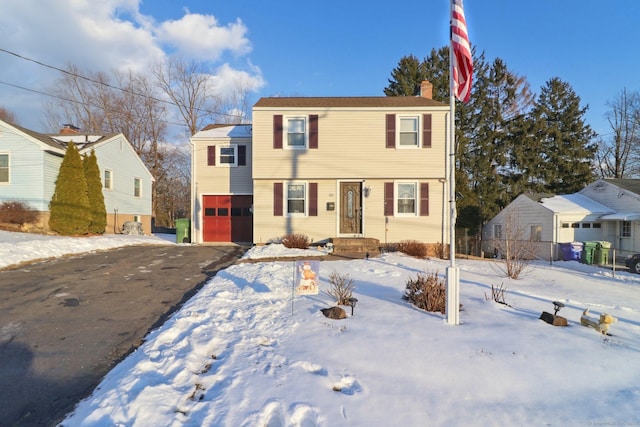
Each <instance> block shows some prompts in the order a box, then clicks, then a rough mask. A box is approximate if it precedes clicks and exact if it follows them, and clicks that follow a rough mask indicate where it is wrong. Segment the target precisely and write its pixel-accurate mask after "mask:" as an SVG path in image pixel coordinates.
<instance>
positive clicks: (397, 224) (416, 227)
mask: <svg viewBox="0 0 640 427" xmlns="http://www.w3.org/2000/svg"><path fill="white" fill-rule="evenodd" d="M411 180H413V181H416V182H428V183H429V206H430V215H429V216H411V217H389V223H388V224H385V216H384V183H385V182H393V180H392V179H376V180H369V179H368V180H366V181H365V182H364V186H365V187H367V188H368V189H369V197H365V198H364V199H363V209H364V211H363V227H364V228H363V235H364V236H365V237H375V238H377V239H379V240H380V242H381V243H384V242H385V236H386V241H387V242H399V241H401V240H419V241H422V242H426V243H438V242H443V241H445V240H446V236H443V230H445V229H446V224H443V211H442V209H443V206H444V200H445V199H444V198H443V197H444V184H443V183H442V182H440V181H438V180H426V179H420V178H415V177H414V178H412V179H411ZM300 181H306V182H317V183H318V216H313V217H309V216H305V217H287V216H286V215H284V216H274V215H273V183H274V182H287V180H255V181H254V199H253V202H254V217H253V218H254V241H255V243H258V244H259V243H267V242H269V241H272V240H274V239H277V238H278V237H282V236H284V235H285V234H288V233H290V232H295V233H302V234H305V235H307V236H309V237H310V238H311V239H313V240H314V241H318V240H324V239H327V238H331V237H336V236H338V229H339V215H340V203H339V199H340V198H339V193H338V192H339V181H337V180H333V179H325V180H317V179H309V180H300ZM341 181H346V180H344V179H343V180H341ZM329 202H333V203H334V204H335V210H334V211H329V210H327V203H329ZM385 228H387V229H388V231H387V232H386V233H385Z"/></svg>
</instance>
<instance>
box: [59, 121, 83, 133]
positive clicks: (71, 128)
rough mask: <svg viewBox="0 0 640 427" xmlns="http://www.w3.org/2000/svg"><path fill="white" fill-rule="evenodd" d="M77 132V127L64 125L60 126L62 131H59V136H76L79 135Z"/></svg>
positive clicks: (78, 129)
mask: <svg viewBox="0 0 640 427" xmlns="http://www.w3.org/2000/svg"><path fill="white" fill-rule="evenodd" d="M79 131H80V128H79V127H77V126H74V125H72V124H69V123H66V124H64V125H62V129H60V135H77V134H79V133H80V132H79Z"/></svg>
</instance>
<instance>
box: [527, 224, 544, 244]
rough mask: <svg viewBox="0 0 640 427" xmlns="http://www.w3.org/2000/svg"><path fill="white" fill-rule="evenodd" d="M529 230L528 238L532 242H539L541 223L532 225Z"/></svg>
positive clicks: (540, 239) (540, 238)
mask: <svg viewBox="0 0 640 427" xmlns="http://www.w3.org/2000/svg"><path fill="white" fill-rule="evenodd" d="M530 230H531V232H530V235H529V240H531V241H532V242H541V241H542V226H541V225H537V224H536V225H532V226H531V228H530Z"/></svg>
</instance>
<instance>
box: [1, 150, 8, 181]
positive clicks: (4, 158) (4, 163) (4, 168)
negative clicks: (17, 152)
mask: <svg viewBox="0 0 640 427" xmlns="http://www.w3.org/2000/svg"><path fill="white" fill-rule="evenodd" d="M0 182H9V155H8V154H0Z"/></svg>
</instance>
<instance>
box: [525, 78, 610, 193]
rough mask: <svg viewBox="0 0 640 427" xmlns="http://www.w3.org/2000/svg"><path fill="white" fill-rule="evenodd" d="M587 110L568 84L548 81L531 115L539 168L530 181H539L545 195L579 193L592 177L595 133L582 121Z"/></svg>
mask: <svg viewBox="0 0 640 427" xmlns="http://www.w3.org/2000/svg"><path fill="white" fill-rule="evenodd" d="M586 111H587V107H581V106H580V97H579V96H578V95H576V93H575V92H574V90H573V89H572V88H571V85H569V83H566V82H563V81H562V80H560V79H559V78H557V77H554V78H552V79H551V80H549V81H547V83H546V84H545V86H543V87H542V90H541V92H540V95H539V96H538V99H537V100H536V102H535V105H534V108H533V110H532V111H531V117H530V121H531V122H532V123H533V130H532V132H531V133H532V135H533V137H534V138H535V139H536V140H537V141H539V144H540V145H541V148H542V149H541V151H540V152H539V153H538V157H537V162H538V164H539V165H540V166H541V167H540V169H539V170H538V171H536V172H537V173H536V175H534V176H532V177H531V179H532V180H538V181H540V182H541V184H542V186H543V187H544V191H546V192H549V193H553V194H569V193H574V192H576V191H579V190H581V189H582V188H583V187H584V185H585V184H586V183H589V182H591V181H592V180H593V179H594V177H595V175H594V171H593V167H592V165H593V161H594V158H595V154H596V149H597V147H596V145H595V143H594V137H595V132H593V130H592V129H591V127H590V126H589V125H587V124H586V123H585V121H584V114H585V112H586Z"/></svg>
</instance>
